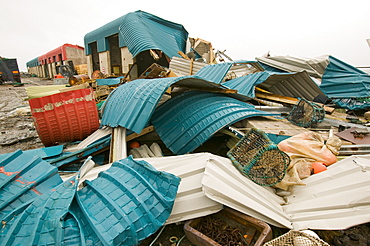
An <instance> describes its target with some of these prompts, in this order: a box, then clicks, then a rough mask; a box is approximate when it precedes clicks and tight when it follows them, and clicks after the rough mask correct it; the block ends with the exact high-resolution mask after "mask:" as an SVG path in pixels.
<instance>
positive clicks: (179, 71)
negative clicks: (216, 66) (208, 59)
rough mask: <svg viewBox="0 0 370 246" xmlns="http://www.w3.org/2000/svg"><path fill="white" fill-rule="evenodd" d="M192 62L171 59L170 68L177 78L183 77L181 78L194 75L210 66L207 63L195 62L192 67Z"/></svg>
mask: <svg viewBox="0 0 370 246" xmlns="http://www.w3.org/2000/svg"><path fill="white" fill-rule="evenodd" d="M191 62H192V61H190V60H187V59H184V58H179V57H176V56H174V57H172V59H171V62H170V67H169V68H170V70H171V71H172V72H174V73H175V74H176V75H177V76H179V77H181V76H188V75H194V74H195V73H196V72H198V71H199V70H200V69H201V68H202V67H205V66H207V65H208V64H207V63H202V62H196V61H193V65H192V67H191ZM190 71H191V72H190Z"/></svg>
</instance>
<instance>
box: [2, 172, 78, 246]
mask: <svg viewBox="0 0 370 246" xmlns="http://www.w3.org/2000/svg"><path fill="white" fill-rule="evenodd" d="M77 183H78V182H77V180H76V177H72V178H71V179H69V180H68V181H65V182H64V183H62V184H60V185H58V186H57V187H56V188H55V190H54V189H53V190H51V191H49V192H48V193H45V194H43V195H42V196H39V197H37V198H36V199H35V200H34V201H33V202H32V203H31V204H30V205H29V206H28V207H27V208H26V209H25V210H24V211H22V213H21V214H19V216H18V217H17V218H16V219H15V221H14V222H13V223H12V226H10V225H8V224H7V223H6V225H7V226H5V229H4V231H3V232H4V234H5V237H4V238H3V239H2V240H1V241H2V242H3V245H58V244H61V242H62V241H61V240H63V235H62V232H63V219H64V216H65V215H66V214H67V213H68V210H69V206H70V204H71V202H72V199H73V198H74V196H75V192H76V188H77ZM7 219H8V220H6V222H12V220H14V218H7Z"/></svg>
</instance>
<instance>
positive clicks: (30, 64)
mask: <svg viewBox="0 0 370 246" xmlns="http://www.w3.org/2000/svg"><path fill="white" fill-rule="evenodd" d="M38 65H40V63H39V58H38V57H36V58H34V59H32V60H30V61H28V62H26V66H27V67H37V66H38Z"/></svg>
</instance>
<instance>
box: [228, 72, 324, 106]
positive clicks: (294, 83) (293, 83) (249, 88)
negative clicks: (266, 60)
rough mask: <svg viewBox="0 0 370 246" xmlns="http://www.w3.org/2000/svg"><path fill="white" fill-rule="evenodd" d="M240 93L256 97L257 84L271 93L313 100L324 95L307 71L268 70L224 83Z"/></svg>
mask: <svg viewBox="0 0 370 246" xmlns="http://www.w3.org/2000/svg"><path fill="white" fill-rule="evenodd" d="M222 85H224V86H226V87H229V88H230V89H234V90H238V93H239V94H242V95H245V96H248V97H251V98H254V97H255V92H254V88H255V86H257V85H259V86H258V87H259V88H262V89H264V90H267V91H269V92H271V93H274V94H278V95H284V96H288V97H295V98H305V99H307V100H309V101H312V100H313V99H314V98H315V97H316V96H318V95H324V93H323V92H322V91H321V89H320V88H319V86H318V85H317V84H316V83H315V82H314V81H313V80H312V79H311V77H309V75H308V73H307V72H306V71H301V72H295V73H271V72H267V71H263V72H258V73H253V74H249V75H245V76H242V77H239V78H235V79H232V80H229V81H226V82H224V83H222Z"/></svg>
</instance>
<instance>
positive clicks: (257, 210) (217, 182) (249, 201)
mask: <svg viewBox="0 0 370 246" xmlns="http://www.w3.org/2000/svg"><path fill="white" fill-rule="evenodd" d="M202 184H203V191H204V192H205V194H206V196H208V197H209V198H211V199H213V200H215V201H217V202H219V203H222V204H224V205H226V206H228V207H230V208H233V209H235V210H238V211H240V212H242V213H245V214H248V215H250V216H252V217H254V218H256V219H259V220H262V221H264V222H266V223H269V224H271V225H274V226H277V227H285V228H292V225H291V222H290V221H289V217H288V215H287V214H286V213H285V212H284V210H283V208H282V205H283V204H284V203H285V201H284V199H283V198H282V197H280V196H278V195H276V194H275V191H274V189H273V188H271V187H266V186H260V185H258V184H256V183H254V182H253V181H252V180H250V179H249V178H247V177H245V176H243V175H242V174H241V172H239V170H238V169H237V168H235V166H234V165H233V164H232V162H231V160H230V159H229V158H224V157H220V156H217V155H214V156H213V157H212V158H211V159H210V160H208V163H207V165H206V169H205V172H204V176H203V180H202Z"/></svg>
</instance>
